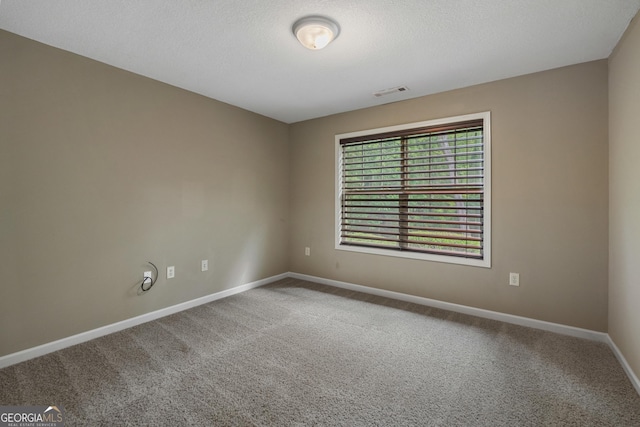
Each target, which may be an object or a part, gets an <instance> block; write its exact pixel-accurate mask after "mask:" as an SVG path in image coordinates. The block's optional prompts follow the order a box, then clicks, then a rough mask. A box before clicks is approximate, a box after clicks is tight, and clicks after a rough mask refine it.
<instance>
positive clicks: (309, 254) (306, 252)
mask: <svg viewBox="0 0 640 427" xmlns="http://www.w3.org/2000/svg"><path fill="white" fill-rule="evenodd" d="M304 254H305V255H306V256H311V248H309V247H307V248H304Z"/></svg>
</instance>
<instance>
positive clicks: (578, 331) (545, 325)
mask: <svg viewBox="0 0 640 427" xmlns="http://www.w3.org/2000/svg"><path fill="white" fill-rule="evenodd" d="M289 277H293V278H295V279H300V280H308V281H309V282H315V283H320V284H323V285H329V286H335V287H337V288H343V289H349V290H351V291H357V292H362V293H365V294H371V295H377V296H381V297H387V298H391V299H395V300H400V301H406V302H412V303H414V304H419V305H426V306H429V307H434V308H440V309H443V310H449V311H455V312H456V313H463V314H468V315H471V316H477V317H483V318H485V319H492V320H499V321H501V322H506V323H512V324H514V325H520V326H527V327H530V328H535V329H542V330H544V331H550V332H556V333H558V334H563V335H570V336H572V337H578V338H586V339H589V340H592V341H599V342H608V341H607V338H608V335H607V334H606V333H604V332H596V331H592V330H589V329H582V328H576V327H574V326H567V325H562V324H559V323H551V322H545V321H544V320H536V319H531V318H529V317H521V316H514V315H512V314H505V313H500V312H497V311H490V310H484V309H481V308H474V307H469V306H466V305H460V304H453V303H450V302H444V301H438V300H434V299H429V298H423V297H417V296H414V295H408V294H403V293H400V292H393V291H387V290H385V289H377V288H370V287H368V286H362V285H356V284H353V283H347V282H339V281H337V280H331V279H324V278H321V277H315V276H309V275H306V274H299V273H289Z"/></svg>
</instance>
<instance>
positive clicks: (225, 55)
mask: <svg viewBox="0 0 640 427" xmlns="http://www.w3.org/2000/svg"><path fill="white" fill-rule="evenodd" d="M639 9H640V0H455V1H454V0H314V1H310V0H101V1H98V0H29V1H26V0H2V1H1V3H0V28H1V29H4V30H7V31H10V32H13V33H16V34H19V35H22V36H25V37H28V38H30V39H34V40H37V41H40V42H42V43H46V44H48V45H51V46H55V47H59V48H61V49H65V50H68V51H71V52H75V53H78V54H80V55H83V56H86V57H89V58H93V59H96V60H98V61H102V62H104V63H107V64H110V65H113V66H116V67H119V68H123V69H125V70H129V71H132V72H134V73H137V74H141V75H144V76H148V77H151V78H153V79H156V80H160V81H162V82H165V83H169V84H172V85H174V86H178V87H181V88H184V89H187V90H190V91H193V92H197V93H200V94H202V95H205V96H208V97H211V98H215V99H217V100H220V101H224V102H227V103H229V104H233V105H236V106H238V107H242V108H245V109H247V110H250V111H254V112H256V113H259V114H263V115H265V116H268V117H272V118H274V119H277V120H281V121H283V122H286V123H293V122H297V121H301V120H306V119H310V118H315V117H321V116H326V115H329V114H334V113H339V112H343V111H350V110H355V109H359V108H363V107H370V106H374V105H379V104H382V103H387V102H393V101H398V100H401V99H408V98H414V97H418V96H423V95H427V94H432V93H436V92H442V91H445V90H450V89H455V88H460V87H464V86H469V85H473V84H477V83H484V82H488V81H494V80H499V79H503V78H507V77H513V76H517V75H522V74H527V73H532V72H536V71H541V70H547V69H551V68H557V67H561V66H565V65H570V64H576V63H580V62H585V61H591V60H596V59H602V58H607V57H608V56H609V55H610V53H611V51H612V50H613V48H614V47H615V45H616V44H617V42H618V40H619V39H620V37H621V36H622V34H623V32H624V31H625V29H626V28H627V26H628V24H629V22H630V21H631V19H632V18H633V16H634V15H635V14H636V13H637V12H638V10H639ZM310 14H321V15H325V16H328V17H331V18H333V19H335V20H336V21H337V22H338V23H339V25H340V27H341V33H340V36H339V37H338V38H337V39H336V40H335V41H334V42H333V43H332V44H331V45H329V46H328V47H327V48H325V49H324V50H320V51H310V50H307V49H305V48H303V47H302V46H301V45H300V44H299V43H298V42H297V40H296V39H295V37H294V35H293V34H292V32H291V26H292V24H293V23H294V21H296V20H297V19H298V18H300V17H302V16H305V15H310ZM0 60H1V59H0ZM403 85H406V86H408V87H409V89H410V90H409V91H408V92H403V93H397V94H393V95H388V96H384V97H381V98H376V97H374V96H373V93H374V92H376V91H379V90H383V89H387V88H392V87H396V86H403Z"/></svg>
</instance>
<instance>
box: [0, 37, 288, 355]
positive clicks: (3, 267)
mask: <svg viewBox="0 0 640 427" xmlns="http://www.w3.org/2000/svg"><path fill="white" fill-rule="evenodd" d="M0 58H2V59H1V60H0V272H1V274H0V292H1V297H0V325H1V327H0V356H2V355H6V354H9V353H12V352H15V351H18V350H22V349H26V348H30V347H33V346H36V345H39V344H43V343H46V342H50V341H54V340H56V339H60V338H63V337H67V336H70V335H73V334H76V333H79V332H83V331H87V330H91V329H93V328H96V327H99V326H103V325H106V324H110V323H113V322H116V321H119V320H123V319H127V318H130V317H134V316H136V315H140V314H143V313H147V312H150V311H153V310H157V309H160V308H163V307H167V306H171V305H174V304H177V303H180V302H183V301H187V300H191V299H194V298H197V297H200V296H203V295H208V294H211V293H213V292H216V291H220V290H223V289H226V288H230V287H233V286H237V285H239V284H243V283H247V282H251V281H255V280H258V279H261V278H265V277H269V276H272V275H276V274H280V273H284V272H286V271H287V266H288V265H287V264H288V261H287V256H288V253H287V252H288V251H287V244H288V227H289V224H288V221H289V220H288V215H289V208H288V193H289V188H288V185H289V184H288V183H289V174H288V163H289V161H288V150H289V148H288V144H287V141H288V127H287V125H286V124H284V123H280V122H277V121H274V120H271V119H268V118H265V117H262V116H259V115H256V114H253V113H250V112H247V111H244V110H241V109H239V108H235V107H232V106H229V105H226V104H223V103H220V102H217V101H214V100H211V99H208V98H205V97H202V96H199V95H195V94H193V93H189V92H186V91H183V90H180V89H177V88H175V87H171V86H168V85H165V84H162V83H159V82H156V81H153V80H150V79H147V78H143V77H140V76H137V75H134V74H131V73H128V72H126V71H122V70H118V69H116V68H113V67H110V66H107V65H104V64H101V63H98V62H96V61H92V60H89V59H86V58H82V57H79V56H77V55H74V54H71V53H68V52H64V51H61V50H58V49H54V48H51V47H48V46H45V45H42V44H38V43H35V42H33V41H30V40H27V39H24V38H21V37H18V36H15V35H12V34H10V33H7V32H3V31H0ZM201 259H209V262H210V270H209V272H207V273H202V272H200V260H201ZM147 260H149V261H152V262H155V263H156V264H157V265H158V266H159V267H161V270H162V271H161V279H160V281H159V282H158V283H157V285H156V286H155V287H154V288H153V289H152V290H151V291H150V292H148V293H147V294H144V295H142V296H138V295H137V294H136V286H137V284H138V283H139V281H140V279H141V276H142V272H143V271H144V270H146V269H148V266H146V265H145V262H146V261H147ZM168 265H175V267H176V278H175V279H172V280H170V281H167V280H166V279H165V271H164V269H165V268H166V267H167V266H168Z"/></svg>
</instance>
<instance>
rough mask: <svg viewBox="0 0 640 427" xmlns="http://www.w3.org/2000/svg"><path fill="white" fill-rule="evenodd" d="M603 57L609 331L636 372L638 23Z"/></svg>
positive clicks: (639, 310) (639, 288)
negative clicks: (606, 119) (606, 75)
mask: <svg viewBox="0 0 640 427" xmlns="http://www.w3.org/2000/svg"><path fill="white" fill-rule="evenodd" d="M638 21H639V18H638V16H636V18H635V20H634V21H633V22H632V23H631V25H630V26H629V28H628V29H627V32H626V34H625V36H624V37H623V39H622V41H621V42H620V43H619V44H618V47H617V48H616V51H615V52H614V54H613V55H612V56H611V57H610V59H609V219H610V223H609V236H610V237H609V335H610V336H611V338H612V339H613V341H614V342H615V343H616V345H617V346H618V347H619V348H620V351H621V352H622V353H623V355H624V356H625V358H626V360H627V362H628V363H629V365H631V368H632V369H633V370H634V371H635V372H636V374H640V247H639V246H638V245H639V244H640V223H638V221H639V219H640V139H639V138H640V133H639V131H638V120H639V119H640V24H638Z"/></svg>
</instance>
